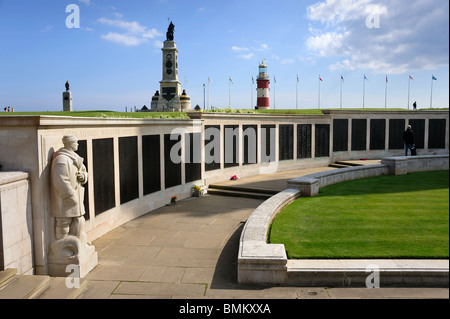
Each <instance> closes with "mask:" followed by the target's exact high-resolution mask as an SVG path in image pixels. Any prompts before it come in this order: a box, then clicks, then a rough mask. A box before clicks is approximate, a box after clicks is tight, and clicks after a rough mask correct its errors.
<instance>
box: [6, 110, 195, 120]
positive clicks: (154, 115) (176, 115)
mask: <svg viewBox="0 0 450 319" xmlns="http://www.w3.org/2000/svg"><path fill="white" fill-rule="evenodd" d="M0 115H5V116H7V115H10V116H17V115H35V116H40V115H50V116H74V117H101V118H151V119H189V117H188V116H187V114H186V113H185V112H113V111H73V112H57V111H54V112H0Z"/></svg>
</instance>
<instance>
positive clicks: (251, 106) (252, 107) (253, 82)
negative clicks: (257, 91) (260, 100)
mask: <svg viewBox="0 0 450 319" xmlns="http://www.w3.org/2000/svg"><path fill="white" fill-rule="evenodd" d="M253 84H255V81H254V80H253V76H252V100H251V103H250V109H254V108H255V106H254V105H253Z"/></svg>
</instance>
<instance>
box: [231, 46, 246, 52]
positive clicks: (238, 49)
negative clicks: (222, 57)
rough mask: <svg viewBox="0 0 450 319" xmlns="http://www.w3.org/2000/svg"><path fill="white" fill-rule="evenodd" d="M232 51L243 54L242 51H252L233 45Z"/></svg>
mask: <svg viewBox="0 0 450 319" xmlns="http://www.w3.org/2000/svg"><path fill="white" fill-rule="evenodd" d="M231 50H233V51H234V52H241V51H248V50H250V49H249V48H241V47H238V46H235V45H233V46H232V47H231Z"/></svg>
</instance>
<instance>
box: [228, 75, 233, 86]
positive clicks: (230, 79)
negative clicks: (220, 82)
mask: <svg viewBox="0 0 450 319" xmlns="http://www.w3.org/2000/svg"><path fill="white" fill-rule="evenodd" d="M229 79H230V83H231V84H234V83H233V81H232V80H231V76H230V77H229Z"/></svg>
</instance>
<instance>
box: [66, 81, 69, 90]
mask: <svg viewBox="0 0 450 319" xmlns="http://www.w3.org/2000/svg"><path fill="white" fill-rule="evenodd" d="M66 92H69V81H66Z"/></svg>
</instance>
